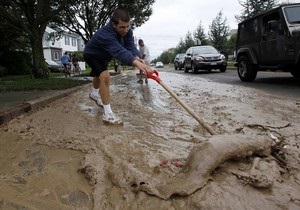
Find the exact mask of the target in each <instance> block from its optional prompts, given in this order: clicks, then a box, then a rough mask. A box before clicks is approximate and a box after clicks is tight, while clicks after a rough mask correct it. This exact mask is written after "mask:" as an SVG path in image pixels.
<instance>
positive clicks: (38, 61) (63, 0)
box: [0, 0, 75, 78]
mask: <svg viewBox="0 0 300 210" xmlns="http://www.w3.org/2000/svg"><path fill="white" fill-rule="evenodd" d="M73 2H75V1H74V0H1V2H0V17H2V18H4V19H5V20H7V21H8V22H9V23H10V24H11V25H12V26H14V27H15V28H17V29H19V30H20V31H23V32H24V34H25V35H26V36H27V37H28V39H29V40H30V45H31V50H32V59H33V72H32V73H33V75H34V77H35V78H45V77H47V72H48V69H47V66H46V64H45V61H44V53H43V42H42V40H43V35H44V32H45V29H46V27H47V25H48V23H49V21H50V20H51V18H53V17H54V16H55V15H57V14H59V13H60V12H61V11H62V10H64V9H65V8H68V5H69V4H70V3H73Z"/></svg>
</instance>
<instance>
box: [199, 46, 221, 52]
mask: <svg viewBox="0 0 300 210" xmlns="http://www.w3.org/2000/svg"><path fill="white" fill-rule="evenodd" d="M217 53H218V51H217V50H216V49H215V48H213V47H210V46H203V47H196V48H195V49H194V54H217Z"/></svg>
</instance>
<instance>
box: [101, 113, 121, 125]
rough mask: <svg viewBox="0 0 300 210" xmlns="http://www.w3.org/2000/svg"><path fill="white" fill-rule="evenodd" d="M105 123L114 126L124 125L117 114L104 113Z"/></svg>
mask: <svg viewBox="0 0 300 210" xmlns="http://www.w3.org/2000/svg"><path fill="white" fill-rule="evenodd" d="M103 123H106V124H112V125H120V124H123V122H122V120H121V119H120V118H119V117H118V116H117V115H115V113H107V114H105V113H103Z"/></svg>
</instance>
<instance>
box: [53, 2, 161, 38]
mask: <svg viewBox="0 0 300 210" xmlns="http://www.w3.org/2000/svg"><path fill="white" fill-rule="evenodd" d="M154 2H155V0H102V1H100V0H99V1H95V0H82V1H79V2H78V3H77V4H74V5H71V6H70V7H69V9H68V10H65V11H63V14H62V15H57V16H56V18H55V19H54V20H53V23H54V24H58V25H59V26H60V27H63V28H65V29H67V30H69V31H70V32H72V33H76V34H78V35H80V36H81V38H82V39H83V40H84V42H85V43H87V42H88V40H90V39H91V37H92V36H93V34H94V33H95V31H96V30H97V29H98V28H99V27H102V26H103V25H105V24H106V23H107V22H108V21H109V20H110V17H111V15H112V13H113V12H114V11H115V10H116V9H117V8H125V9H126V10H127V11H128V12H129V14H130V16H131V17H132V18H133V21H132V27H133V28H134V27H138V26H141V25H142V24H143V23H144V22H146V21H147V20H148V19H149V17H150V16H151V14H152V8H151V5H152V4H153V3H154Z"/></svg>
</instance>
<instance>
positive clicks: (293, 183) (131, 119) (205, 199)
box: [0, 71, 300, 210]
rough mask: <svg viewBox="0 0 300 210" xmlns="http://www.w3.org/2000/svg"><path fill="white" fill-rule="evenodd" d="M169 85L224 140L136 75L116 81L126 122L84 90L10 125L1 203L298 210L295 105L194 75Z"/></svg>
mask: <svg viewBox="0 0 300 210" xmlns="http://www.w3.org/2000/svg"><path fill="white" fill-rule="evenodd" d="M160 78H161V79H162V81H163V82H164V83H165V84H166V85H167V86H168V87H169V88H170V89H171V90H172V91H174V92H175V93H176V95H177V96H179V97H180V98H181V99H182V100H183V101H184V102H185V103H187V104H188V106H190V107H191V108H192V110H193V111H195V113H197V114H198V115H199V116H201V117H202V118H203V120H204V121H205V122H206V123H208V124H209V125H211V126H212V128H213V129H214V131H216V133H218V135H213V136H211V135H209V134H208V132H206V131H205V130H203V128H202V127H201V126H199V123H197V121H196V120H194V119H193V118H192V117H191V116H190V115H189V114H188V113H187V112H186V111H185V110H184V109H183V108H182V107H181V106H180V105H179V104H178V103H176V101H175V100H174V98H173V97H171V96H170V95H169V94H168V93H167V92H166V91H165V90H164V89H163V88H162V87H161V86H160V85H159V84H157V83H156V82H155V81H153V80H150V81H149V83H148V84H143V85H141V84H138V83H137V82H136V77H135V75H134V74H124V75H122V78H120V79H117V80H113V81H112V84H111V89H110V90H111V101H112V103H111V104H112V109H113V111H115V113H116V114H117V115H118V116H120V117H121V118H122V120H123V122H124V124H123V126H107V125H105V124H104V123H103V122H102V114H103V109H102V108H100V107H98V106H96V104H95V102H94V101H92V100H90V99H89V96H88V94H87V93H88V92H89V91H90V88H91V86H90V85H89V86H88V85H86V86H84V87H82V88H81V89H80V90H78V91H76V92H74V93H73V94H71V95H70V96H69V97H65V98H63V99H61V100H56V101H54V102H53V103H51V104H49V105H48V106H46V107H45V108H43V109H40V110H39V111H37V112H30V113H28V114H25V115H23V116H22V117H19V118H16V119H14V120H12V121H11V122H10V123H7V124H6V125H5V126H3V128H1V130H0V131H1V132H0V143H1V145H0V159H1V160H2V161H1V164H0V169H1V170H0V186H1V187H0V201H2V203H3V204H2V206H3V207H4V208H5V207H6V208H5V209H12V207H14V206H17V207H18V209H83V210H85V209H104V210H106V209H107V210H110V209H124V210H127V209H128V210H139V209H249V210H250V209H278V210H279V209H299V207H300V205H299V202H298V201H299V195H300V192H299V189H300V188H299V183H300V182H299V180H300V176H299V174H300V173H299V164H300V162H299V161H300V160H299V126H300V124H299V123H300V122H299V107H298V106H297V104H296V102H297V101H296V100H293V99H290V100H287V99H286V98H281V97H273V96H271V95H269V94H265V93H264V92H262V91H257V90H254V89H252V88H244V87H243V88H240V87H239V88H238V87H236V86H234V85H227V84H219V83H215V82H213V81H211V80H207V79H203V78H196V77H195V76H194V75H192V74H188V75H185V76H184V77H182V76H178V75H176V74H169V73H167V72H163V71H160ZM275 113H276V114H275ZM274 139H275V140H278V139H280V141H282V144H279V145H278V143H280V142H278V141H273V140H274ZM270 144H276V147H273V148H270ZM271 152H272V153H271ZM1 155H2V156H1ZM282 158H283V159H282ZM0 203H1V202H0ZM9 207H10V208H9Z"/></svg>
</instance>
